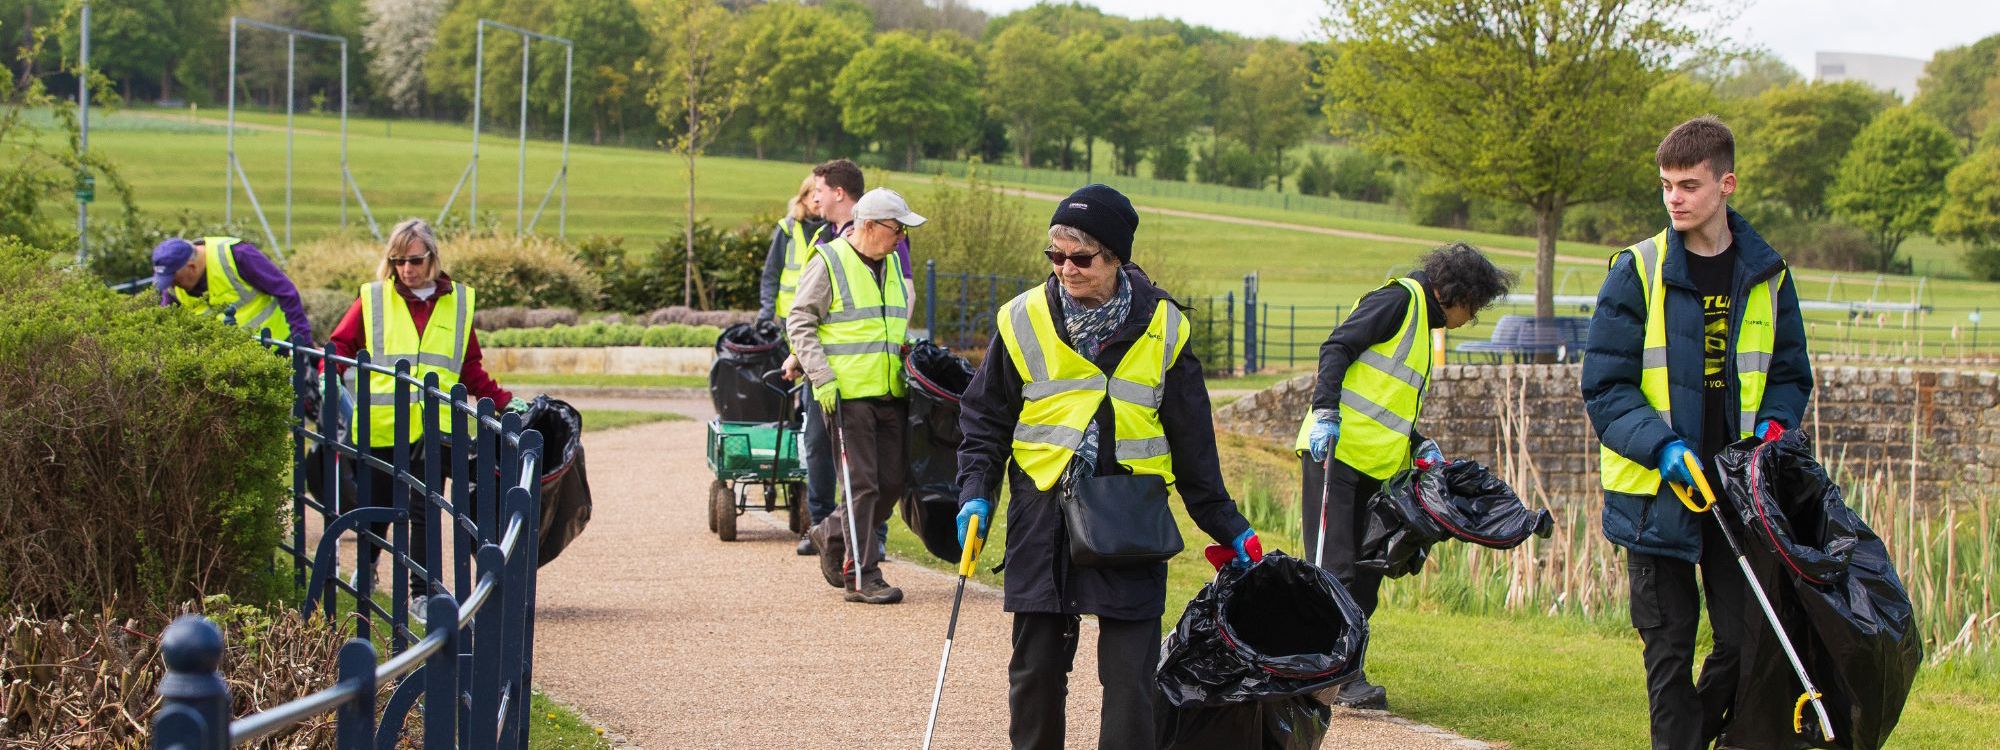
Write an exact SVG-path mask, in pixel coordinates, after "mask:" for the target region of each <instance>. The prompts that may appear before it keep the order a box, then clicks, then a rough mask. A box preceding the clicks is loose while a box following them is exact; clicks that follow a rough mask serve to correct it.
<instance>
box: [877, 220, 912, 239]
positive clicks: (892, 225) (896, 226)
mask: <svg viewBox="0 0 2000 750" xmlns="http://www.w3.org/2000/svg"><path fill="white" fill-rule="evenodd" d="M875 223H876V224H880V225H883V226H886V227H888V228H889V231H891V232H895V233H896V236H898V237H901V236H903V235H904V234H905V233H908V232H909V231H910V228H909V227H906V226H903V223H902V222H900V221H876V222H875Z"/></svg>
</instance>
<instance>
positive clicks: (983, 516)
mask: <svg viewBox="0 0 2000 750" xmlns="http://www.w3.org/2000/svg"><path fill="white" fill-rule="evenodd" d="M974 515H977V516H979V536H980V537H982V538H983V537H985V536H986V530H987V529H990V528H993V504H992V503H989V502H986V498H983V497H975V498H973V499H971V500H967V501H965V504H964V505H961V506H958V546H960V547H964V546H965V537H966V533H965V532H966V531H967V530H968V529H967V527H968V526H970V525H971V524H972V517H973V516H974Z"/></svg>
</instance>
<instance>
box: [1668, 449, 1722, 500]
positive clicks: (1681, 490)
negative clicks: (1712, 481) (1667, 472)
mask: <svg viewBox="0 0 2000 750" xmlns="http://www.w3.org/2000/svg"><path fill="white" fill-rule="evenodd" d="M1681 462H1682V463H1684V464H1686V465H1687V470H1688V476H1691V477H1694V484H1695V487H1696V488H1697V489H1700V490H1701V497H1702V499H1703V500H1705V501H1706V503H1697V502H1695V501H1694V495H1693V493H1691V492H1689V491H1688V488H1687V486H1686V485H1683V484H1681V483H1679V482H1667V486H1668V487H1672V488H1674V494H1676V495H1679V496H1680V498H1681V504H1682V505H1685V506H1687V509H1688V510H1691V511H1694V512H1696V513H1707V512H1708V509H1710V508H1713V507H1715V488H1713V487H1710V486H1709V484H1708V472H1705V471H1702V470H1701V462H1700V461H1696V460H1695V459H1694V454H1693V453H1682V454H1681Z"/></svg>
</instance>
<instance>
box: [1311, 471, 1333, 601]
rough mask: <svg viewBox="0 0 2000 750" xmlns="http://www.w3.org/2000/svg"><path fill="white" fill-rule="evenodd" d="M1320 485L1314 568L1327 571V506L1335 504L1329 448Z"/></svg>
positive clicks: (1314, 543) (1321, 472) (1321, 473)
mask: <svg viewBox="0 0 2000 750" xmlns="http://www.w3.org/2000/svg"><path fill="white" fill-rule="evenodd" d="M1319 466H1320V484H1319V529H1318V531H1319V535H1318V536H1317V537H1314V539H1315V540H1316V541H1314V542H1313V559H1312V563H1313V567H1316V568H1319V569H1320V570H1325V569H1326V506H1327V505H1328V504H1331V503H1332V502H1333V448H1332V447H1331V446H1328V447H1327V450H1326V460H1325V461H1322V462H1320V465H1319Z"/></svg>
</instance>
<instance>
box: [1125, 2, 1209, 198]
mask: <svg viewBox="0 0 2000 750" xmlns="http://www.w3.org/2000/svg"><path fill="white" fill-rule="evenodd" d="M1100 60H1101V61H1102V63H1101V65H1100V68H1101V69H1103V70H1105V71H1107V72H1108V77H1109V78H1111V79H1112V80H1113V81H1114V82H1115V84H1116V85H1115V86H1114V87H1113V89H1112V91H1110V92H1109V99H1108V100H1106V101H1104V102H1101V106H1103V107H1105V108H1106V109H1107V110H1109V112H1110V115H1111V116H1110V118H1109V120H1108V122H1107V123H1106V124H1105V128H1104V139H1105V140H1106V141H1109V142H1111V146H1112V149H1113V150H1114V151H1115V152H1116V154H1117V157H1118V158H1117V162H1118V173H1119V174H1123V175H1126V176H1134V175H1137V174H1138V173H1139V161H1140V158H1141V157H1142V156H1144V155H1145V153H1146V151H1147V150H1149V149H1156V148H1159V147H1161V146H1166V145H1169V144H1176V143H1179V142H1181V141H1182V140H1184V139H1186V138H1187V136H1188V134H1189V133H1191V132H1193V131H1194V126H1195V122H1196V121H1197V119H1198V118H1199V117H1200V112H1201V110H1202V99H1201V92H1200V91H1199V90H1197V89H1195V88H1194V87H1191V86H1188V85H1187V83H1186V81H1185V80H1184V78H1185V76H1186V72H1187V71H1189V70H1193V69H1196V68H1199V67H1201V66H1202V61H1201V58H1200V57H1199V55H1198V54H1197V53H1196V52H1195V50H1194V49H1192V48H1190V47H1188V46H1187V44H1185V43H1183V42H1182V41H1181V40H1180V37H1175V36H1164V35H1156V36H1140V35H1137V34H1131V35H1126V36H1123V37H1119V38H1118V39H1117V40H1116V41H1113V42H1112V43H1111V44H1110V45H1109V46H1108V47H1106V48H1105V51H1104V54H1103V55H1102V56H1101V58H1100Z"/></svg>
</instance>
